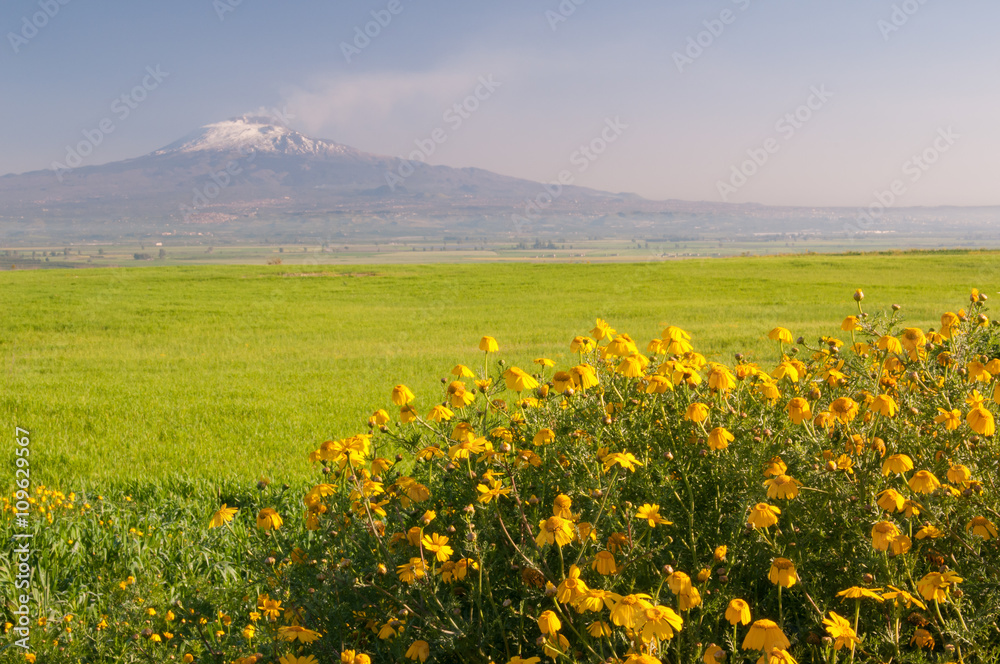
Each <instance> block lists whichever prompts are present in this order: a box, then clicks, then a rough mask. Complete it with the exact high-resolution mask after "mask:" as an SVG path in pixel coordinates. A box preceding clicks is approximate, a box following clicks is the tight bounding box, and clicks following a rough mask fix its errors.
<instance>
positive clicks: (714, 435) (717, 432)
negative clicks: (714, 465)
mask: <svg viewBox="0 0 1000 664" xmlns="http://www.w3.org/2000/svg"><path fill="white" fill-rule="evenodd" d="M733 440H734V436H733V434H731V433H729V432H728V431H727V430H726V429H724V428H722V427H715V428H714V429H712V430H711V431H710V432H709V434H708V448H709V449H710V450H715V451H718V450H724V449H726V448H727V447H729V443H731V442H733Z"/></svg>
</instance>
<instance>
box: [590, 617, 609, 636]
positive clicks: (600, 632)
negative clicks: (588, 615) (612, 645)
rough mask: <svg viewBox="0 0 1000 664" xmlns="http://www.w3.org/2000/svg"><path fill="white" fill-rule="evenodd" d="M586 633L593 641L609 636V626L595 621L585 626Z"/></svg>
mask: <svg viewBox="0 0 1000 664" xmlns="http://www.w3.org/2000/svg"><path fill="white" fill-rule="evenodd" d="M587 633H588V634H590V635H591V636H592V637H594V638H595V639H600V638H605V637H610V636H611V625H609V624H608V623H606V622H604V621H603V620H595V621H594V622H592V623H590V625H588V626H587Z"/></svg>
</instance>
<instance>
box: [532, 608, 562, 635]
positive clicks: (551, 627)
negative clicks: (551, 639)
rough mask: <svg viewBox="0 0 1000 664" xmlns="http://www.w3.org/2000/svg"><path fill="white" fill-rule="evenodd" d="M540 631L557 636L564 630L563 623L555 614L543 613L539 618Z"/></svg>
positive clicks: (550, 612)
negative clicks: (557, 633)
mask: <svg viewBox="0 0 1000 664" xmlns="http://www.w3.org/2000/svg"><path fill="white" fill-rule="evenodd" d="M538 629H540V630H541V632H542V634H555V633H556V632H558V631H559V630H560V629H562V622H561V621H560V620H559V617H558V616H556V614H555V613H554V612H552V611H543V612H542V615H540V616H538Z"/></svg>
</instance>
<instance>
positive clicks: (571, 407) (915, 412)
mask: <svg viewBox="0 0 1000 664" xmlns="http://www.w3.org/2000/svg"><path fill="white" fill-rule="evenodd" d="M862 299H863V294H862V293H861V292H860V291H858V293H856V294H855V300H856V301H857V302H858V310H857V312H856V313H855V314H854V315H850V316H848V317H847V318H846V319H845V320H844V321H843V323H842V325H841V326H840V330H841V333H840V334H838V336H841V337H844V339H843V340H841V339H837V338H833V337H823V338H822V339H820V340H819V341H818V342H817V343H815V344H814V343H810V342H808V341H806V340H804V339H801V338H800V339H798V340H797V341H793V335H792V334H791V332H789V331H788V330H785V329H783V328H775V329H774V330H772V331H771V332H770V334H769V336H770V338H771V339H773V340H774V344H775V362H774V363H768V364H767V366H766V367H765V366H764V364H757V363H752V362H749V361H747V359H746V358H743V357H741V356H737V357H736V364H735V365H734V366H725V365H723V364H719V363H715V362H706V360H705V358H704V357H703V356H702V355H700V354H698V353H697V352H695V351H694V349H693V348H692V345H691V340H690V336H689V335H688V334H687V333H686V332H684V331H683V330H680V329H678V328H676V327H667V328H666V329H665V330H663V334H662V336H661V338H659V339H654V340H652V341H651V342H649V344H648V346H647V347H646V348H645V352H641V351H640V349H639V348H638V346H637V344H636V343H635V342H634V341H633V340H632V339H631V338H630V337H629V336H628V335H627V334H624V333H618V332H616V331H615V330H613V329H611V327H610V326H609V325H608V324H607V323H605V322H604V321H601V320H598V321H597V325H596V327H595V328H594V329H593V330H591V332H590V336H579V337H576V338H575V339H573V340H572V341H571V346H570V347H571V349H572V352H573V354H574V360H575V363H574V364H573V366H569V367H565V368H561V367H556V366H554V363H553V362H551V361H550V360H547V359H545V358H539V359H538V360H536V361H535V362H536V364H537V366H536V367H534V368H533V370H532V371H530V372H529V371H526V370H524V369H522V368H518V367H513V366H507V364H506V363H505V362H504V361H503V360H502V359H500V360H496V361H493V362H491V360H493V359H494V355H493V354H494V353H497V352H498V345H497V342H496V341H495V340H493V339H492V338H490V337H484V339H483V341H482V343H481V344H480V349H481V351H482V359H483V365H482V369H481V370H480V371H479V372H478V373H477V372H476V371H473V370H472V369H470V368H469V367H467V366H463V365H458V366H456V367H455V368H454V369H452V370H451V374H452V379H451V380H445V381H444V389H443V391H442V393H441V394H440V395H439V396H436V397H434V398H435V399H436V400H438V402H437V403H436V404H435V405H433V406H432V407H429V408H421V409H418V408H417V407H416V405H415V396H414V394H413V393H412V392H411V391H410V390H409V389H408V388H406V387H405V386H403V385H398V386H396V387H395V388H394V389H393V390H392V392H391V395H390V396H391V400H392V402H393V403H394V407H395V408H398V417H396V416H392V415H390V414H389V412H388V411H387V410H378V411H376V412H375V413H374V414H373V415H372V417H371V418H370V420H369V423H368V424H369V432H368V433H364V434H359V435H357V436H354V437H351V438H348V439H344V440H338V441H327V442H325V443H323V444H322V445H321V446H320V447H319V448H318V449H317V450H315V451H314V452H313V453H312V455H311V457H310V459H311V461H313V462H314V463H315V464H316V465H317V468H321V469H322V479H321V480H320V482H319V483H318V484H316V485H315V486H314V487H313V488H312V489H311V490H310V491H309V492H308V493H307V494H306V496H305V498H304V504H303V507H302V510H303V521H304V525H305V527H306V528H307V529H308V531H309V532H310V534H309V536H308V537H307V538H305V539H301V538H298V537H294V536H291V535H289V534H288V533H285V534H284V535H282V534H281V533H282V531H280V530H279V531H275V534H276V539H275V542H276V545H277V546H279V547H280V546H281V545H282V544H283V545H284V546H285V547H291V546H292V545H293V544H294V543H295V542H293V541H292V540H296V541H297V546H298V547H299V548H297V549H296V550H295V552H292V553H291V554H289V553H288V551H283V553H284V554H285V555H286V556H287V558H286V563H287V564H285V565H279V567H278V568H277V571H276V574H277V578H278V579H279V584H278V585H279V587H280V590H276V593H275V595H277V596H280V597H281V598H282V600H283V601H284V602H286V603H287V604H288V605H290V606H294V607H296V610H297V611H298V614H297V618H299V619H301V622H302V624H303V625H306V626H307V627H308V628H309V629H311V630H314V631H315V632H316V633H317V634H323V635H324V636H323V637H322V638H319V639H317V640H316V642H315V643H312V644H311V645H310V646H309V647H308V648H306V649H304V650H303V652H305V651H308V652H310V653H312V654H314V655H315V656H316V657H319V658H320V659H319V661H333V660H334V659H335V658H337V657H338V656H339V657H340V661H342V662H364V661H367V659H368V658H369V657H370V658H371V660H372V661H385V662H397V661H402V660H403V659H404V658H405V659H410V660H419V661H421V662H423V661H425V660H427V659H429V658H430V659H433V660H435V661H442V662H452V661H454V662H457V661H464V662H483V663H485V662H491V661H492V662H498V663H508V662H509V663H511V664H517V663H518V662H537V661H539V658H551V659H552V660H553V661H565V662H599V661H625V662H629V663H633V662H640V663H643V664H645V663H647V662H656V661H664V662H691V661H695V660H697V659H699V658H703V659H704V661H705V662H708V663H709V664H711V662H715V661H722V660H724V659H726V658H727V657H728V658H729V659H730V661H746V660H748V659H749V660H751V661H761V662H793V661H796V659H800V660H803V661H817V662H818V661H833V660H834V659H836V658H837V657H838V656H839V657H841V658H845V659H846V658H850V659H851V660H852V661H853V660H854V659H855V658H859V659H863V660H870V661H886V660H889V659H893V661H928V660H927V659H925V658H926V656H927V653H928V652H934V653H935V654H937V653H941V656H942V657H943V659H941V660H940V661H946V660H954V661H965V662H972V661H983V662H985V661H995V660H994V659H991V658H992V657H996V656H997V654H998V651H997V649H996V644H997V643H1000V631H998V628H997V618H998V616H1000V585H998V584H997V582H996V579H997V578H1000V548H998V546H997V527H996V524H997V523H998V521H1000V514H998V512H997V509H998V500H997V486H996V482H997V477H998V458H1000V457H998V446H997V443H996V437H995V424H994V411H995V410H996V404H997V403H1000V381H998V380H997V378H996V377H997V376H1000V358H998V357H996V356H995V355H994V356H987V355H986V354H984V353H985V351H987V350H992V349H996V337H997V335H996V328H995V327H991V326H990V324H989V320H988V318H987V317H986V306H985V301H986V297H985V296H983V295H980V294H978V293H977V292H973V293H972V295H971V297H970V303H969V305H968V308H967V310H963V311H959V312H957V313H951V312H949V313H946V314H944V316H942V319H941V326H940V327H939V328H938V329H936V330H921V329H917V328H912V327H906V328H903V327H902V323H901V322H900V319H899V314H898V307H894V308H893V311H892V312H887V313H885V314H877V315H869V314H867V313H866V312H865V311H864V309H863V306H862ZM993 352H995V350H993ZM491 367H492V370H491V371H490V372H489V374H487V370H488V369H490V368H491ZM286 519H288V520H289V521H291V520H293V519H295V516H294V515H286ZM283 537H287V538H288V539H282V538H283ZM935 656H936V655H935Z"/></svg>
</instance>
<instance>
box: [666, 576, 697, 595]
mask: <svg viewBox="0 0 1000 664" xmlns="http://www.w3.org/2000/svg"><path fill="white" fill-rule="evenodd" d="M667 587H668V588H670V592H672V593H673V594H675V595H683V594H684V593H686V592H688V591H689V590H691V577H690V576H688V575H687V574H685V573H684V572H673V573H671V574H670V576H668V577H667Z"/></svg>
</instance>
